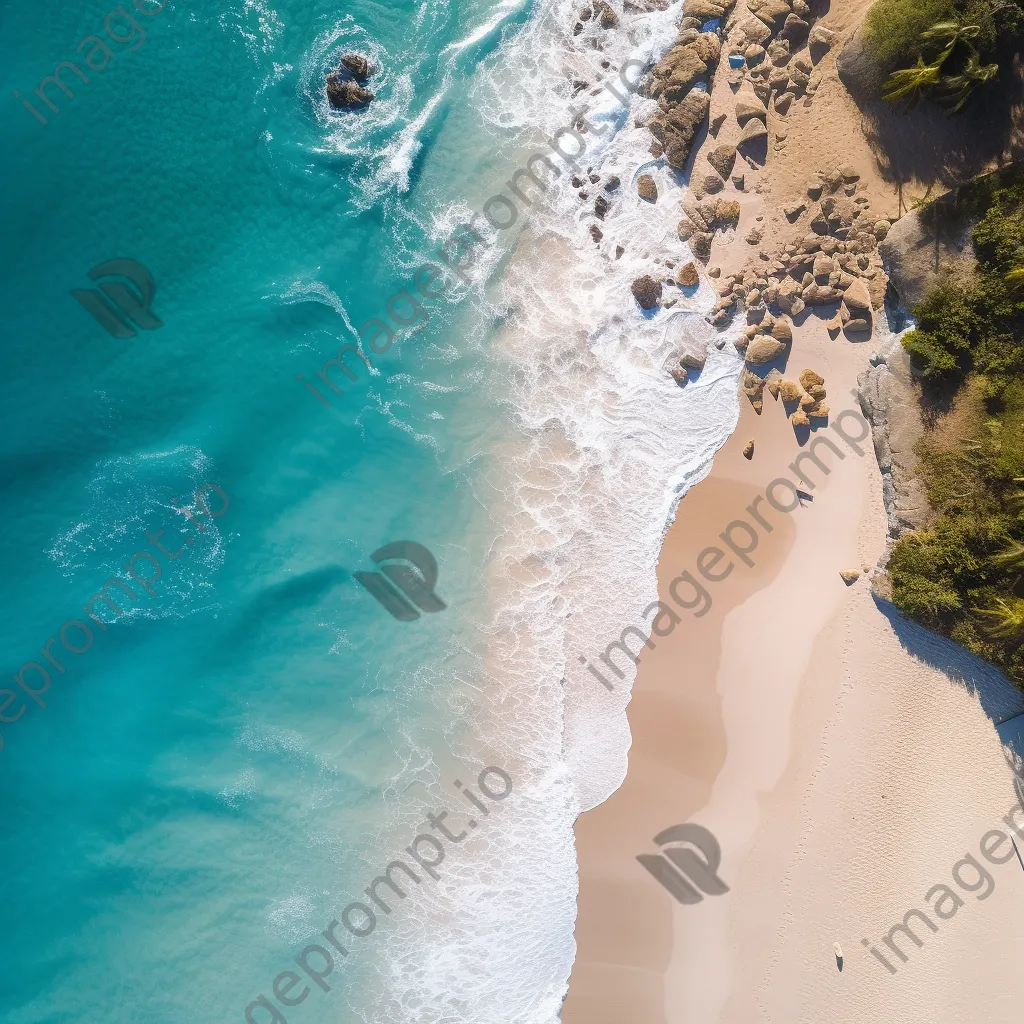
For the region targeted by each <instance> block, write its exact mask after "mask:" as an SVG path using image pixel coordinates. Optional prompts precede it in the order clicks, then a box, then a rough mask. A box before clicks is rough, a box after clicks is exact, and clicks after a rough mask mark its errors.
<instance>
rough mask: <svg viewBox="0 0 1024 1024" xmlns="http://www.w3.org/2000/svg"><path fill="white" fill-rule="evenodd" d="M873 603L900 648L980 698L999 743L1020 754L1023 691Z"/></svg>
mask: <svg viewBox="0 0 1024 1024" xmlns="http://www.w3.org/2000/svg"><path fill="white" fill-rule="evenodd" d="M874 600H875V604H876V605H877V606H878V609H879V610H880V611H881V613H882V614H883V615H884V616H885V617H886V618H887V619H888V620H889V622H890V624H891V625H892V628H893V632H894V633H895V634H896V636H897V637H899V640H900V643H901V644H902V645H903V647H904V648H905V649H906V650H907V651H908V652H909V653H910V654H912V655H913V656H914V657H915V658H918V659H920V660H921V661H923V662H924V663H925V664H926V665H930V666H931V667H932V668H936V669H938V670H939V671H940V672H942V673H943V674H945V675H946V676H948V677H949V678H950V679H952V680H953V681H954V682H959V683H961V684H963V686H964V687H966V689H967V690H969V691H970V692H971V693H972V694H975V695H976V696H977V697H978V699H979V700H980V701H981V707H982V710H983V711H984V712H985V714H986V715H988V717H989V719H990V720H991V722H992V724H993V725H994V726H995V727H996V732H998V733H999V738H1000V740H1001V741H1002V742H1003V743H1008V744H1010V745H1011V746H1012V747H1013V749H1014V751H1015V752H1016V753H1017V754H1019V755H1021V756H1022V757H1024V693H1021V692H1020V690H1018V689H1017V687H1016V686H1014V685H1013V683H1011V682H1010V680H1009V679H1007V678H1006V676H1005V675H1003V673H1002V672H1000V671H999V669H997V668H996V667H995V666H994V665H990V664H988V662H986V661H982V660H981V658H978V657H976V656H975V655H973V654H971V652H970V651H968V650H965V649H964V648H963V647H961V646H959V644H956V643H954V642H953V641H952V640H948V639H947V638H946V637H944V636H939V635H938V634H937V633H932V632H931V631H930V630H927V629H925V628H924V627H923V626H919V625H918V624H917V623H916V622H911V621H910V620H909V619H907V618H905V617H904V616H903V615H902V614H901V613H900V611H899V609H897V608H896V606H895V605H893V604H891V603H890V602H889V601H885V600H883V599H882V598H880V597H878V596H877V595H876V596H875V598H874Z"/></svg>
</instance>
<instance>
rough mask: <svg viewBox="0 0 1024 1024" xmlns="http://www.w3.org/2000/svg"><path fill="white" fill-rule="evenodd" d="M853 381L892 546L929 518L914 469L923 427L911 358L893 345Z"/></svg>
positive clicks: (920, 484) (923, 490)
mask: <svg viewBox="0 0 1024 1024" xmlns="http://www.w3.org/2000/svg"><path fill="white" fill-rule="evenodd" d="M857 383H858V385H859V390H860V405H861V409H862V410H863V411H864V415H865V416H866V417H867V419H868V420H869V421H870V423H871V427H872V430H871V436H872V441H873V443H874V447H875V457H876V458H877V460H878V467H879V469H880V470H881V472H882V499H883V501H884V503H885V514H886V519H887V520H888V527H889V529H888V533H889V547H890V548H891V546H892V544H893V543H895V541H896V540H897V539H898V538H899V537H902V536H903V535H904V534H906V533H912V532H914V531H916V530H919V529H921V528H922V527H924V526H926V525H927V524H928V522H929V520H930V519H931V509H930V508H929V506H928V498H927V494H926V492H925V488H924V484H923V483H922V481H921V478H920V476H919V474H918V470H917V467H918V457H917V455H916V451H917V443H918V441H919V440H920V439H921V436H922V435H923V433H924V426H923V424H922V422H921V415H920V412H919V399H920V392H919V389H918V385H917V384H916V383H915V382H914V379H913V377H912V376H911V373H910V359H909V357H908V355H907V353H906V352H904V350H903V349H902V348H896V349H895V350H894V351H893V352H892V354H890V355H889V356H888V358H887V360H886V361H880V362H879V363H878V365H877V366H873V367H872V368H871V369H869V370H866V371H865V372H864V373H862V374H861V375H860V377H859V378H858V380H857ZM885 561H888V555H886V558H885Z"/></svg>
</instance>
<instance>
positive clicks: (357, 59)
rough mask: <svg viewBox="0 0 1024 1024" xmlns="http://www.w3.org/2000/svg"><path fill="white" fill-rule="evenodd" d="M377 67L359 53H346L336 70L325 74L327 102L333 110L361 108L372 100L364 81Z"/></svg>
mask: <svg viewBox="0 0 1024 1024" xmlns="http://www.w3.org/2000/svg"><path fill="white" fill-rule="evenodd" d="M376 72H377V69H376V68H375V67H374V66H373V65H372V64H371V63H370V62H369V61H368V60H367V59H366V58H365V57H364V56H363V55H362V54H359V53H346V54H345V55H344V56H343V57H342V58H341V63H340V64H339V66H338V70H337V71H334V72H332V73H331V74H329V75H328V76H327V102H328V103H330V105H331V106H332V107H333V108H334V109H335V110H361V109H362V108H364V107H368V106H369V105H370V103H372V102H373V100H374V98H375V97H374V94H373V93H372V92H370V90H369V89H367V88H365V83H366V82H367V81H368V80H369V79H370V78H371V77H372V76H373V75H374V74H376Z"/></svg>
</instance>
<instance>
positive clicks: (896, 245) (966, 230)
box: [878, 193, 977, 309]
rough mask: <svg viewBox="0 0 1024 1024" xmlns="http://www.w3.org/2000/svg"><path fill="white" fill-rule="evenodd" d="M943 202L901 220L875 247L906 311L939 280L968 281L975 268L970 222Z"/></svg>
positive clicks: (972, 222) (939, 201)
mask: <svg viewBox="0 0 1024 1024" xmlns="http://www.w3.org/2000/svg"><path fill="white" fill-rule="evenodd" d="M951 194H952V193H947V195H951ZM945 199H946V196H943V197H942V198H941V199H937V200H936V201H935V202H934V203H931V204H930V205H929V206H928V207H926V208H925V209H924V210H915V211H914V212H913V213H908V214H907V215H906V216H905V217H901V218H900V219H899V220H898V221H896V222H895V223H894V224H893V225H892V226H891V227H890V228H889V230H888V232H887V233H886V235H885V238H884V239H883V240H882V241H881V242H879V243H878V252H879V254H880V255H881V257H882V262H883V264H884V265H885V268H886V271H887V273H888V275H889V280H890V282H891V283H892V286H893V287H894V288H895V289H896V291H897V293H898V294H899V297H900V300H901V301H902V303H903V305H904V306H906V307H907V308H908V309H912V308H913V307H914V306H916V305H917V304H918V303H919V302H920V301H921V300H922V299H923V298H924V297H925V294H926V293H927V292H928V291H930V290H931V289H932V288H933V287H934V286H935V285H936V284H938V283H939V282H940V281H941V280H943V279H945V278H948V277H955V278H957V279H959V280H962V281H963V280H968V279H970V278H971V277H972V276H973V275H974V271H975V268H976V267H977V261H976V259H975V257H974V245H973V242H972V240H971V232H972V230H973V229H974V220H973V218H972V217H970V216H959V215H958V214H957V212H956V210H955V209H954V208H953V204H951V203H946V202H944V200H945Z"/></svg>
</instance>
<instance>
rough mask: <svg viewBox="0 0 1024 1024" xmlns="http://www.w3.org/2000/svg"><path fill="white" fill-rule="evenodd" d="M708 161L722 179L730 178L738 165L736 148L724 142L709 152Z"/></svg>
mask: <svg viewBox="0 0 1024 1024" xmlns="http://www.w3.org/2000/svg"><path fill="white" fill-rule="evenodd" d="M707 159H708V163H709V164H711V166H712V167H714V169H715V170H716V171H718V173H719V175H720V176H721V177H722V178H728V177H729V175H730V174H731V173H732V168H733V165H734V164H735V163H736V147H735V146H730V145H729V144H728V143H725V142H723V143H722V144H721V145H718V146H715V148H714V149H712V150H709V151H708V155H707Z"/></svg>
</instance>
